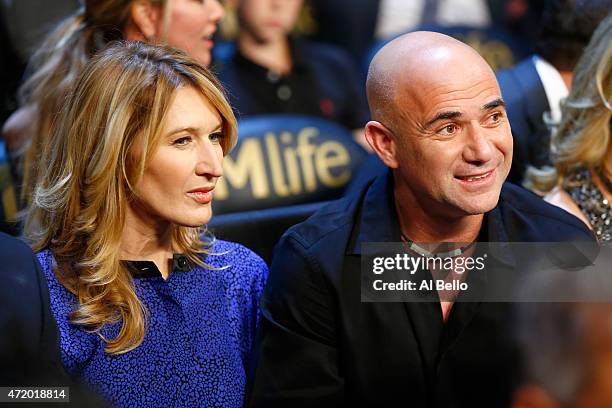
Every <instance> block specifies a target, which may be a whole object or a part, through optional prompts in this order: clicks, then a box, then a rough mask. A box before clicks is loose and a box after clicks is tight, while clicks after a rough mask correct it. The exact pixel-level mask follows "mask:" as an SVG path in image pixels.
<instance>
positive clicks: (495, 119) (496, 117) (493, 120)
mask: <svg viewBox="0 0 612 408" xmlns="http://www.w3.org/2000/svg"><path fill="white" fill-rule="evenodd" d="M502 116H503V115H502V114H501V112H495V113H493V114H491V116H489V121H490V122H491V123H499V122H500V121H501V120H502Z"/></svg>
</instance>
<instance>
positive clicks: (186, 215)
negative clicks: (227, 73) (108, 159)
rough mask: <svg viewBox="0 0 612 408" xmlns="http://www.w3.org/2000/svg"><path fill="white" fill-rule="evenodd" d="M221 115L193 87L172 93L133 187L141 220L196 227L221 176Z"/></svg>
mask: <svg viewBox="0 0 612 408" xmlns="http://www.w3.org/2000/svg"><path fill="white" fill-rule="evenodd" d="M221 126H222V123H221V117H220V116H219V113H217V111H216V110H215V109H214V108H213V107H212V106H211V105H210V103H209V102H208V101H207V100H206V98H205V97H204V96H203V95H202V94H201V93H200V92H198V91H197V90H196V89H194V88H192V87H183V88H180V89H178V90H177V91H176V93H175V98H174V101H173V102H172V104H171V106H170V109H169V112H168V117H167V120H166V123H165V125H164V127H163V131H162V136H161V138H160V142H159V146H158V148H157V150H156V152H155V154H154V155H153V157H152V158H151V161H150V162H149V163H148V165H147V167H146V169H145V172H144V175H143V177H142V179H141V180H140V181H139V182H138V184H137V185H136V186H135V190H136V194H137V196H138V198H139V200H138V202H137V203H138V205H137V206H136V207H137V208H138V209H139V210H138V211H144V212H146V214H140V215H141V218H145V219H152V220H153V222H156V223H157V222H160V221H161V222H163V221H167V222H171V223H173V224H176V225H181V226H188V227H199V226H201V225H203V224H206V223H207V222H208V221H209V220H210V217H211V216H212V208H211V201H212V198H213V189H214V188H215V184H216V183H217V180H218V179H219V177H221V175H222V174H223V167H222V165H223V149H222V148H221V139H222V138H223V134H222V132H221Z"/></svg>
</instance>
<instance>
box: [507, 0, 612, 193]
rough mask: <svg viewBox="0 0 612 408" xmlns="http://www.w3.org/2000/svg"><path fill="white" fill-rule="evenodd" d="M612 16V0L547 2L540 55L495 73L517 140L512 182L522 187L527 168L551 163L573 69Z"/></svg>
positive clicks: (539, 37) (538, 48)
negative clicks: (552, 135) (554, 130)
mask: <svg viewBox="0 0 612 408" xmlns="http://www.w3.org/2000/svg"><path fill="white" fill-rule="evenodd" d="M611 12H612V1H611V0H547V1H546V2H545V3H544V10H543V15H542V19H541V21H540V24H539V29H538V30H539V33H538V39H537V42H536V53H535V54H534V55H532V56H530V57H529V58H527V59H525V60H523V61H522V62H520V63H518V64H517V65H516V66H515V67H513V68H510V69H507V70H501V71H498V72H497V78H498V81H499V85H500V87H501V90H502V96H503V97H504V100H505V102H506V105H507V107H508V118H509V120H510V125H511V127H512V135H513V137H514V161H513V163H512V170H511V171H510V175H509V176H508V181H511V182H513V183H515V184H521V183H522V181H523V177H524V176H525V170H526V168H527V166H529V165H533V166H538V167H539V166H544V165H548V164H550V133H551V131H550V129H551V126H553V125H554V124H558V123H559V121H560V119H561V107H560V103H561V101H562V100H563V98H565V97H567V95H568V93H569V90H570V89H571V87H572V77H573V74H572V71H573V70H574V68H575V66H576V63H577V61H578V59H579V58H580V56H581V55H582V52H583V51H584V49H585V47H586V46H587V44H588V43H589V39H590V38H591V35H592V34H593V31H595V28H596V27H597V25H598V24H599V23H600V22H601V21H602V20H603V19H604V18H606V16H607V15H609V14H610V13H611Z"/></svg>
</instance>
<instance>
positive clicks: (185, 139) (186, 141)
mask: <svg viewBox="0 0 612 408" xmlns="http://www.w3.org/2000/svg"><path fill="white" fill-rule="evenodd" d="M189 142H191V136H185V137H180V138H178V139H176V140H175V141H174V142H172V144H173V145H174V146H179V147H181V146H187V145H188V144H189Z"/></svg>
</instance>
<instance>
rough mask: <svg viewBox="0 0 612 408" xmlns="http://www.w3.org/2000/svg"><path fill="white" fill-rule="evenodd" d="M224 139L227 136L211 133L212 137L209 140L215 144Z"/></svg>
mask: <svg viewBox="0 0 612 408" xmlns="http://www.w3.org/2000/svg"><path fill="white" fill-rule="evenodd" d="M224 137H225V135H224V134H223V133H221V132H215V133H211V134H210V135H208V138H209V139H210V140H211V141H213V142H219V141H221V139H223V138H224Z"/></svg>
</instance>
